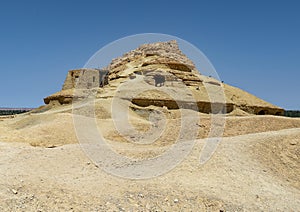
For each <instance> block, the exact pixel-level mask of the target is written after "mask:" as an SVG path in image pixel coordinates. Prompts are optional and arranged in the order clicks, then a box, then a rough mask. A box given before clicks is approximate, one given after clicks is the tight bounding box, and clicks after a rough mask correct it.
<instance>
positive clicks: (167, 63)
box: [44, 40, 284, 115]
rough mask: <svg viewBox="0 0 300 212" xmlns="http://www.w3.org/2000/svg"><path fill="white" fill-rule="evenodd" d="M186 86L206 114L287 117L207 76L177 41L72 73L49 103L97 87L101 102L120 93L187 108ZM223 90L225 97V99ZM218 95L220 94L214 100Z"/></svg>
mask: <svg viewBox="0 0 300 212" xmlns="http://www.w3.org/2000/svg"><path fill="white" fill-rule="evenodd" d="M126 81H132V82H134V83H135V86H134V88H132V89H131V90H130V91H129V90H126V91H121V93H120V91H119V93H117V92H116V91H117V88H118V86H119V85H120V84H122V83H124V82H126ZM147 86H148V88H149V89H148V91H147V92H144V93H139V90H142V88H145V87H147ZM149 86H150V87H149ZM151 86H152V87H153V89H151ZM139 88H141V89H139ZM154 88H155V89H154ZM164 88H172V89H171V92H173V93H171V95H172V97H170V95H166V94H164V92H163V91H164V90H163V89H164ZM184 88H188V90H189V92H190V93H191V94H192V96H193V98H194V99H195V102H196V104H197V110H198V111H199V112H201V113H219V112H222V113H232V112H234V111H240V112H245V113H248V114H258V115H265V114H270V115H283V114H284V110H283V109H282V108H279V107H277V106H275V105H272V104H270V103H268V102H266V101H264V100H261V99H259V98H257V97H255V96H253V95H251V94H249V93H247V92H245V91H243V90H241V89H238V88H235V87H232V86H230V85H227V84H225V83H223V82H220V81H218V80H216V79H214V78H211V77H207V76H204V75H202V74H201V73H200V72H199V71H198V70H197V69H196V67H195V65H194V63H193V61H191V60H190V59H189V58H188V57H187V56H186V55H184V54H183V53H182V52H181V50H180V49H179V46H178V44H177V42H176V41H174V40H173V41H168V42H158V43H151V44H144V45H141V46H140V47H138V48H137V49H135V50H132V51H130V52H128V53H126V54H124V55H123V56H122V57H119V58H116V59H113V60H112V62H111V63H110V65H109V66H108V67H106V68H105V69H103V70H99V69H77V70H71V71H69V72H68V75H67V77H66V80H65V82H64V85H63V88H62V90H61V91H60V92H58V93H55V94H53V95H51V96H49V97H46V98H45V99H44V102H45V103H46V104H53V103H59V104H70V103H72V100H73V99H74V98H80V97H81V96H80V95H79V94H78V92H76V93H74V90H75V89H77V90H80V89H95V90H97V91H98V95H97V98H99V99H101V98H105V99H107V98H112V96H115V95H120V98H124V99H126V98H127V99H128V100H129V101H131V103H132V104H133V105H136V106H139V107H147V106H150V105H154V106H159V107H162V106H165V107H167V108H168V109H178V108H179V105H178V104H180V106H181V107H183V108H189V105H190V100H189V98H188V97H187V98H185V97H184V96H185V95H186V93H185V91H186V90H185V89H184ZM160 89H161V91H162V92H160ZM209 91H212V92H211V93H209ZM220 92H223V93H224V97H223V101H222V99H221V97H220ZM129 93H130V95H129ZM212 93H213V95H215V96H214V97H213V98H212ZM177 97H178V99H176V98H177Z"/></svg>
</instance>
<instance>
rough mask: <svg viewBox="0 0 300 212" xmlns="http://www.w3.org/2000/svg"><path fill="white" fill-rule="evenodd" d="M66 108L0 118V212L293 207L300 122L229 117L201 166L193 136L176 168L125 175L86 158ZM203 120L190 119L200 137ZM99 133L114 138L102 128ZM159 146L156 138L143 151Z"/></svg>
mask: <svg viewBox="0 0 300 212" xmlns="http://www.w3.org/2000/svg"><path fill="white" fill-rule="evenodd" d="M69 109H70V108H67V107H64V108H59V107H57V108H56V109H55V110H49V111H45V112H40V113H32V114H25V115H18V116H17V117H15V118H9V119H4V118H0V176H1V177H0V211H299V210H300V179H299V176H300V119H291V118H284V117H275V116H230V115H229V116H227V117H226V127H225V132H224V136H225V137H224V138H223V139H222V141H221V143H220V144H219V146H218V148H217V150H216V152H215V154H214V155H213V156H212V158H211V159H210V160H209V161H208V162H207V163H205V164H203V165H201V164H200V163H199V156H200V152H201V149H202V147H203V146H204V144H205V142H206V140H205V139H203V138H201V136H199V138H198V139H197V140H196V142H195V145H194V148H193V150H192V151H191V153H190V154H189V155H188V156H187V157H186V158H185V159H184V161H183V162H182V163H180V164H179V165H178V166H177V167H175V168H174V169H172V170H171V171H169V172H167V173H166V174H164V175H161V176H158V177H154V178H150V179H144V180H133V179H125V178H121V177H116V176H113V175H110V174H107V173H106V172H104V171H103V170H102V169H101V168H98V167H97V166H95V165H94V164H93V162H92V161H90V160H89V158H88V157H87V155H85V154H84V152H83V150H82V149H81V147H80V145H79V144H78V142H77V139H76V135H75V132H74V127H73V121H72V115H71V113H70V110H69ZM172 116H173V119H172V120H171V121H170V124H171V126H173V127H171V128H172V129H171V131H173V132H174V127H176V119H177V117H176V114H175V113H174V114H173V115H172ZM102 122H103V123H104V122H105V120H102ZM106 122H107V126H110V124H111V123H110V120H106ZM173 122H174V123H173ZM209 122H210V118H209V116H208V115H203V116H202V119H201V121H200V122H199V123H198V124H199V126H200V127H199V130H200V134H201V135H202V136H203V135H205V133H207V131H208V130H209ZM141 123H142V122H141ZM172 124H173V125H172ZM143 129H144V128H142V130H143ZM175 129H176V128H175ZM175 131H176V130H175ZM104 134H105V135H106V136H107V137H108V138H111V139H114V138H117V134H114V132H112V131H110V130H107V131H105V130H104ZM204 137H205V136H204ZM114 145H115V146H117V149H118V148H119V149H121V150H123V153H124V154H126V150H127V149H126V148H129V149H128V152H130V151H133V150H137V151H138V149H133V150H132V149H130V148H131V147H130V146H128V145H126V143H124V142H122V141H121V140H120V141H116V142H115V143H114ZM166 147H168V145H166V144H164V143H160V144H159V145H156V146H155V145H153V146H152V147H151V148H152V149H151V151H154V152H155V151H156V150H157V151H160V150H161V148H166ZM141 151H142V152H143V151H145V149H143V150H141ZM121 152H122V151H121ZM128 152H127V153H128ZM143 155H144V154H138V155H137V157H142V156H143ZM145 155H147V154H146V153H145ZM154 155H155V154H154ZM135 156H136V155H135Z"/></svg>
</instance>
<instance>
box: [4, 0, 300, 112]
mask: <svg viewBox="0 0 300 212" xmlns="http://www.w3.org/2000/svg"><path fill="white" fill-rule="evenodd" d="M299 11H300V1H296V0H295V1H272V0H269V1H268V0H261V1H252V0H251V1H250V0H249V1H246V0H245V1H238V0H237V1H231V0H228V1H222V0H220V1H214V0H212V1H208V0H207V1H197V0H195V1H189V0H185V1H166V0H165V1H163V0H161V1H159V0H157V1H156V0H151V1H142V0H139V1H129V0H128V1H125V0H122V1H121V0H120V1H100V0H99V1H91V0H85V1H84V0H81V1H78V0H69V1H68V0H60V1H56V0H48V1H46V0H43V1H42V0H36V1H33V0H26V1H22V0H19V1H15V0H0V69H1V78H0V79H1V80H0V96H1V99H0V107H37V106H40V105H42V104H43V98H44V97H46V96H48V95H50V94H52V93H54V92H56V91H58V90H60V89H61V86H62V84H63V81H64V79H65V76H66V73H67V71H68V70H69V69H74V68H80V67H82V66H84V64H85V63H86V61H87V60H88V59H89V58H90V57H91V56H92V55H93V54H94V53H95V52H96V51H97V50H99V49H100V48H101V47H103V46H104V45H106V44H108V43H110V42H112V41H114V40H116V39H119V38H122V37H124V36H128V35H132V34H136V33H147V32H153V33H164V34H170V35H174V36H177V37H179V38H182V39H184V40H187V41H188V42H190V43H192V44H194V45H195V46H197V47H198V48H199V49H201V50H202V51H203V52H204V53H205V55H206V56H207V57H208V58H209V59H210V61H211V62H212V63H213V65H214V66H215V68H216V70H217V72H218V74H219V76H220V78H221V79H222V80H224V81H225V83H228V84H231V85H234V86H237V87H239V88H242V89H244V90H246V91H248V92H250V93H252V94H254V95H256V96H258V97H260V98H262V99H264V100H266V101H269V102H271V103H273V104H276V105H278V106H281V107H283V108H285V109H300V98H299V90H300V89H299V88H300V83H299V79H300V70H299V67H300V12H299Z"/></svg>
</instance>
